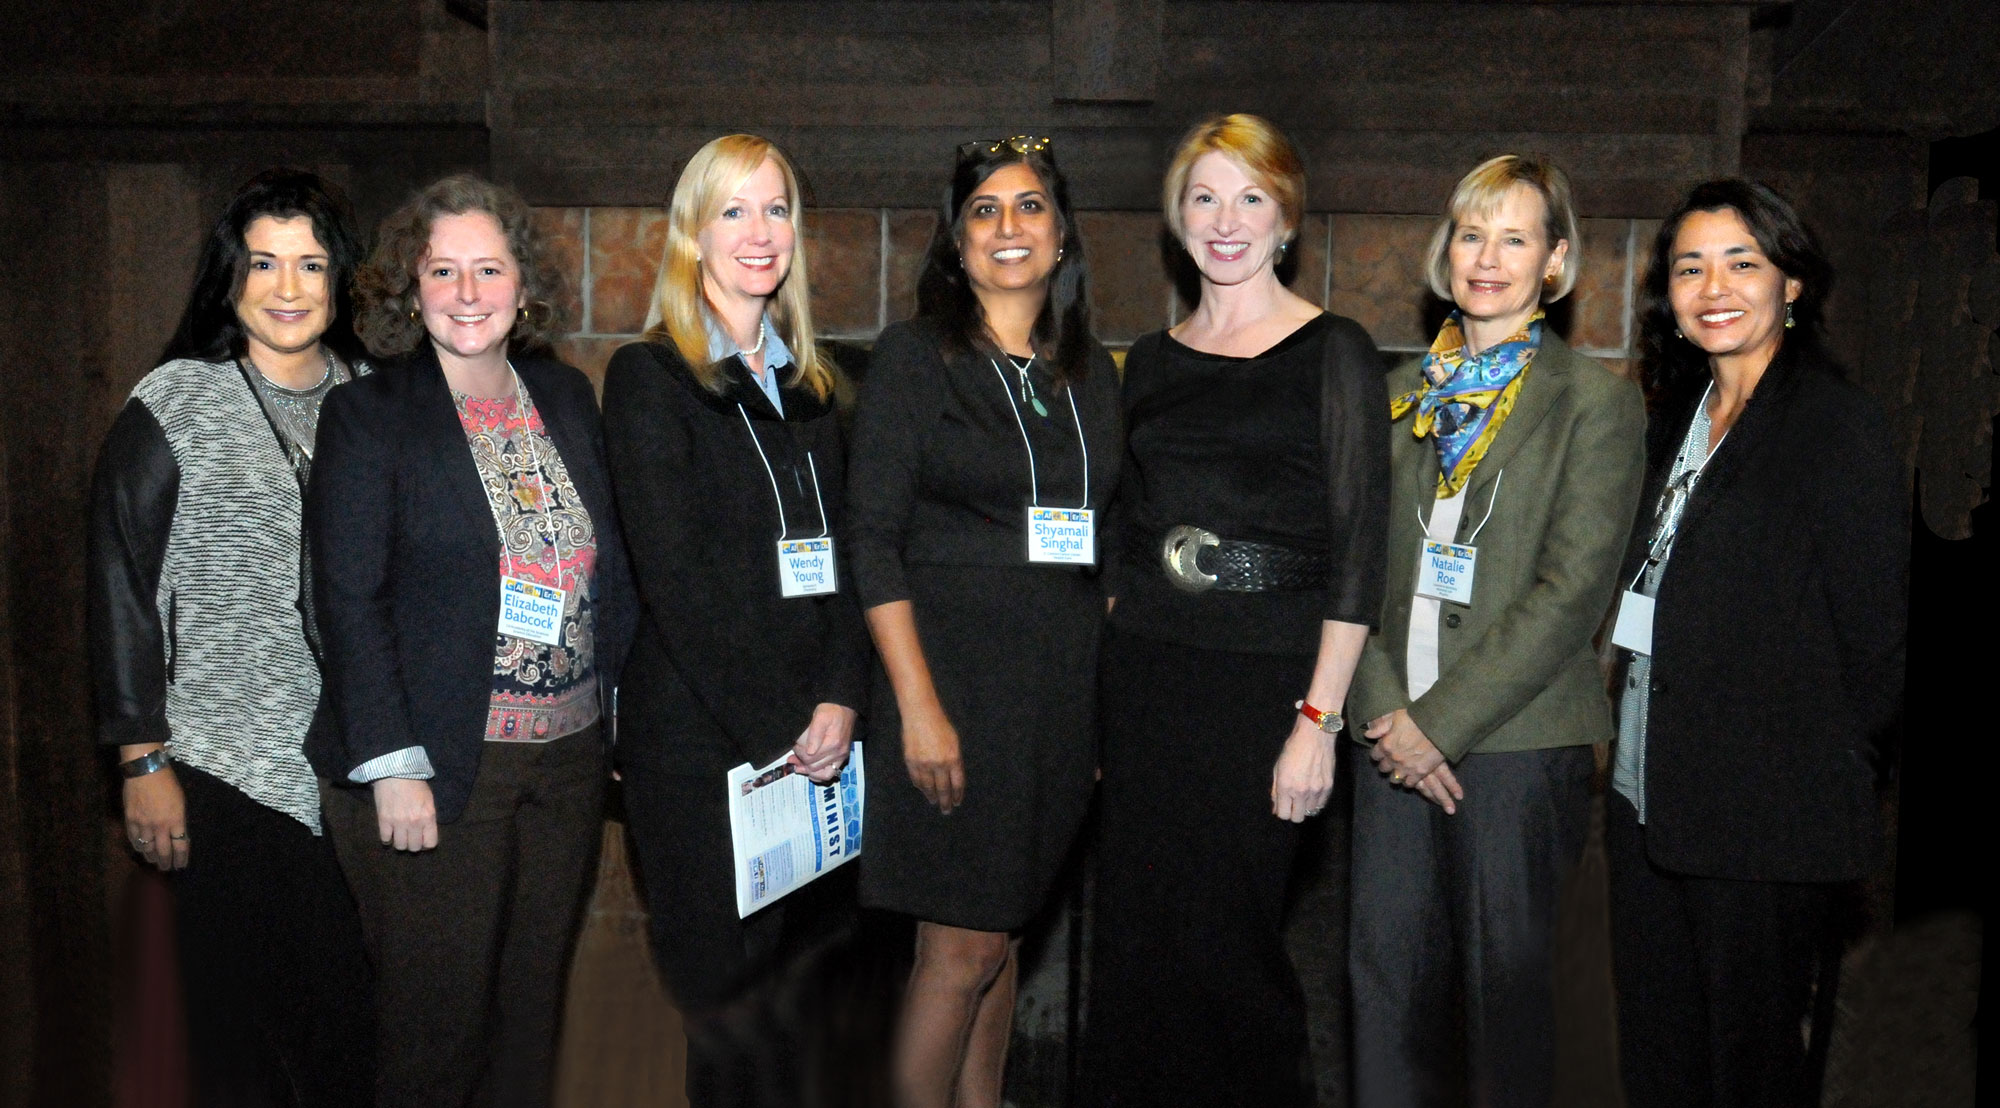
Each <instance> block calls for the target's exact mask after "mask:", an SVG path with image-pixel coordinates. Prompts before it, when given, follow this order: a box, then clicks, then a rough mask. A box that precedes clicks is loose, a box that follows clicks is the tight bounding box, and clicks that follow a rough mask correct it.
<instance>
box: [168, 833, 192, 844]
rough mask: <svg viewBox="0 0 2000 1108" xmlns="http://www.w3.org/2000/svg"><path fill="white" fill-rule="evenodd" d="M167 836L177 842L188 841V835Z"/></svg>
mask: <svg viewBox="0 0 2000 1108" xmlns="http://www.w3.org/2000/svg"><path fill="white" fill-rule="evenodd" d="M167 838H170V839H172V840H174V841H175V842H177V843H184V842H186V841H188V837H187V836H186V835H168V836H167Z"/></svg>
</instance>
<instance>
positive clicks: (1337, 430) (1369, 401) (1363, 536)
mask: <svg viewBox="0 0 2000 1108" xmlns="http://www.w3.org/2000/svg"><path fill="white" fill-rule="evenodd" d="M1333 324H1334V325H1333V326H1332V327H1331V328H1330V329H1329V330H1328V332H1327V337H1326V361H1325V370H1324V373H1323V376H1322V381H1321V386H1320V449H1321V451H1322V452H1323V454H1324V456H1325V459H1326V506H1327V513H1328V523H1329V528H1328V531H1329V536H1330V537H1329V539H1328V543H1327V555H1328V560H1329V563H1330V564H1331V566H1332V572H1331V574H1330V575H1329V576H1328V580H1327V595H1326V608H1325V610H1324V612H1323V618H1325V619H1330V620H1338V621H1340V622H1342V623H1359V624H1363V625H1366V626H1367V627H1369V628H1371V629H1372V628H1374V627H1375V626H1376V625H1377V624H1379V623H1380V622H1381V620H1382V598H1383V592H1384V589H1385V587H1386V586H1385V581H1386V577H1387V571H1388V567H1387V565H1386V564H1385V563H1386V561H1387V558H1388V542H1389V410H1388V407H1387V405H1385V404H1384V403H1383V400H1382V375H1383V369H1382V356H1381V354H1380V353H1378V352H1377V351H1376V349H1375V342H1374V340H1373V339H1371V338H1369V336H1368V332H1367V331H1364V330H1362V328H1361V325H1360V324H1358V323H1355V322H1354V321H1352V320H1349V319H1335V320H1334V321H1333Z"/></svg>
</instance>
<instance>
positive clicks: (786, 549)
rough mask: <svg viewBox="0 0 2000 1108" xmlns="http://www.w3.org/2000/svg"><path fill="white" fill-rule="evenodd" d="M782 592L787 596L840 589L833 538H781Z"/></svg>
mask: <svg viewBox="0 0 2000 1108" xmlns="http://www.w3.org/2000/svg"><path fill="white" fill-rule="evenodd" d="M778 591H779V592H782V593H784V594H785V595H786V596H787V597H792V596H825V595H826V594H828V593H832V592H838V591H840V580H839V578H838V577H837V576H836V575H835V573H834V569H833V539H832V538H830V537H829V538H819V539H780V540H779V541H778Z"/></svg>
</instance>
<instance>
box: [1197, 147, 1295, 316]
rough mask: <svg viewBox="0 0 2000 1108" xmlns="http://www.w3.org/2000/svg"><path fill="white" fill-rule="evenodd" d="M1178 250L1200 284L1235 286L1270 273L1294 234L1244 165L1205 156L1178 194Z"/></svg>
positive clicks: (1224, 157)
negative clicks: (1197, 273)
mask: <svg viewBox="0 0 2000 1108" xmlns="http://www.w3.org/2000/svg"><path fill="white" fill-rule="evenodd" d="M1181 226H1182V227H1183V228H1184V229H1185V234H1184V235H1183V237H1182V239H1181V245H1182V246H1184V247H1186V248H1187V252H1188V255H1189V256H1190V257H1192V258H1193V259H1194V264H1195V267H1196V268H1198V269H1200V270H1201V276H1202V279H1203V280H1206V281H1209V282H1212V283H1214V284H1218V285H1234V284H1238V283H1240V282H1242V281H1245V280H1248V279H1249V278H1251V277H1253V276H1255V275H1257V274H1259V273H1263V272H1265V271H1267V270H1270V269H1273V268H1274V267H1275V266H1276V265H1277V264H1278V254H1279V250H1280V248H1281V247H1282V246H1283V245H1284V244H1285V242H1286V240H1288V239H1290V238H1291V234H1292V228H1291V227H1290V226H1289V225H1287V224H1286V222H1285V214H1284V212H1283V211H1282V210H1281V209H1280V208H1279V206H1278V202H1277V200H1275V199H1273V198H1272V196H1271V192H1270V190H1269V189H1267V188H1265V187H1264V186H1263V185H1262V184H1260V183H1258V181H1257V180H1256V178H1254V177H1252V176H1251V175H1250V172H1249V170H1247V169H1245V168H1244V167H1243V163H1241V162H1239V161H1237V160H1236V159H1235V158H1232V157H1230V156H1229V155H1227V154H1224V153H1221V152H1220V151H1212V152H1210V153H1207V154H1203V155H1202V156H1201V157H1200V158H1199V159H1197V160H1196V161H1195V163H1194V166H1193V167H1192V168H1191V169H1189V170H1188V183H1187V188H1186V189H1184V190H1182V192H1181Z"/></svg>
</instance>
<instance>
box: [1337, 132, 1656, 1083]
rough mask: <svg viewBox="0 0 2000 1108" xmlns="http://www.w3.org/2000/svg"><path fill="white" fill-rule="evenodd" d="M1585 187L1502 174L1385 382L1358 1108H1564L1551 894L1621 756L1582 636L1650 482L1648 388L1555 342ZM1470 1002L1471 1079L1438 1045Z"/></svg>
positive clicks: (1454, 240)
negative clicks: (1419, 336)
mask: <svg viewBox="0 0 2000 1108" xmlns="http://www.w3.org/2000/svg"><path fill="white" fill-rule="evenodd" d="M1577 237H1578V236H1577V222H1576V215H1575V212H1574V210H1573V209H1572V208H1571V204H1570V189H1569V182H1568V180H1567V179H1566V178H1565V176H1564V175H1563V173H1562V171H1561V170H1560V169H1558V168H1557V167H1556V166H1554V165H1553V164H1551V163H1549V162H1547V161H1544V160H1542V159H1539V158H1533V157H1521V156H1517V155H1503V156H1501V157H1497V158H1494V159H1491V160H1489V161H1487V162H1485V163H1483V164H1481V165H1480V166H1479V167H1478V168H1476V169H1474V170H1473V171H1472V172H1471V173H1469V174H1467V175H1466V176H1465V178H1464V179H1463V180H1462V181H1460V182H1459V184H1458V187H1457V189H1456V190H1455V191H1454V192H1453V194H1452V198H1451V205H1450V208H1449V212H1448V214H1447V215H1446V216H1445V218H1444V219H1443V220H1442V221H1441V223H1440V224H1439V227H1438V230H1437V233H1436V234H1435V235H1434V236H1433V237H1432V240H1431V248H1430V252H1429V263H1430V264H1429V266H1428V273H1429V276H1430V283H1431V288H1432V289H1433V290H1434V291H1435V292H1436V293H1437V294H1438V295H1439V296H1441V297H1445V298H1447V299H1449V300H1450V301H1451V302H1452V303H1453V304H1454V305H1455V307H1454V310H1453V311H1452V313H1451V315H1450V316H1449V317H1448V318H1447V319H1446V321H1445V323H1444V326H1443V327H1442V329H1440V331H1439V332H1438V336H1437V339H1436V341H1435V342H1433V343H1432V344H1431V349H1430V351H1429V353H1427V354H1425V355H1424V356H1423V357H1422V358H1420V359H1412V360H1411V361H1409V362H1407V363H1405V364H1404V365H1402V366H1400V367H1398V368H1397V369H1396V370H1395V371H1394V372H1393V373H1391V374H1390V377H1389V396H1390V413H1391V416H1392V418H1393V420H1394V426H1395V430H1394V431H1393V432H1392V433H1391V439H1390V441H1391V446H1390V450H1391V457H1390V470H1391V474H1392V478H1391V480H1392V487H1391V492H1390V513H1391V515H1390V528H1389V582H1390V585H1389V594H1388V599H1387V602H1386V604H1385V606H1384V611H1383V615H1382V622H1381V630H1379V631H1378V632H1376V633H1375V634H1373V635H1372V636H1370V638H1369V641H1368V645H1367V647H1366V649H1365V650H1364V651H1363V653H1362V658H1361V663H1360V667H1359V669H1358V670H1357V672H1356V673H1355V677H1354V687H1353V689H1352V691H1351V693H1350V700H1349V710H1350V715H1351V716H1352V717H1353V718H1355V719H1357V720H1366V721H1368V722H1367V725H1366V729H1365V732H1364V734H1363V735H1361V736H1357V738H1360V739H1362V740H1363V741H1369V742H1372V743H1373V748H1372V749H1371V751H1370V757H1371V758H1372V759H1373V761H1374V763H1375V769H1377V770H1378V771H1379V773H1363V774H1361V775H1360V777H1359V778H1358V779H1357V780H1356V782H1355V792H1354V834H1353V890H1352V897H1351V899H1350V911H1351V929H1350V932H1349V944H1350V945H1349V956H1348V957H1349V969H1350V976H1351V979H1352V983H1353V989H1354V1008H1353V1028H1354V1066H1355V1091H1356V1100H1357V1103H1359V1104H1361V1105H1365V1106H1366V1108H1381V1106H1384V1105H1426V1104H1433V1103H1438V1102H1441V1101H1447V1100H1455V1099H1456V1098H1457V1097H1458V1096H1459V1095H1460V1094H1459V1092H1458V1090H1457V1089H1456V1088H1455V1087H1456V1086H1462V1085H1463V1084H1464V1083H1465V1082H1466V1081H1467V1080H1468V1079H1469V1080H1470V1082H1471V1084H1472V1086H1473V1088H1472V1093H1473V1101H1474V1102H1475V1103H1478V1104H1482V1105H1534V1106H1537V1108H1545V1106H1546V1105H1547V1104H1548V1103H1549V1099H1550V1092H1551V1079H1552V1075H1553V1072H1554V1068H1555V1065H1554V1063H1555V1045H1554V1033H1553V1015H1552V1007H1553V998H1554V987H1553V983H1552V979H1551V972H1550V966H1551V958H1550V946H1551V939H1552V938H1553V935H1554V931H1555V913H1556V897H1557V891H1558V890H1559V889H1560V888H1561V885H1562V881H1563V878H1564V876H1565V875H1566V874H1567V873H1568V872H1569V870H1570V869H1571V868H1572V867H1573V866H1574V865H1575V864H1576V861H1577V859H1578V857H1579V856H1580V855H1581V854H1582V851H1583V841H1584V834H1585V831H1586V829H1587V826H1588V818H1589V815H1588V814H1589V801H1590V793H1589V785H1590V777H1591V773H1592V770H1593V760H1592V755H1591V750H1590V746H1591V744H1593V743H1599V742H1605V741H1608V740H1609V739H1610V738H1611V736H1612V722H1611V704H1610V701H1609V699H1608V698H1607V697H1606V695H1605V691H1604V682H1603V679H1602V677H1601V676H1600V674H1599V670H1598V666H1597V661H1596V656H1595V654H1594V652H1593V650H1592V648H1591V636H1592V633H1593V632H1594V631H1595V630H1596V629H1597V627H1598V624H1599V622H1600V621H1601V619H1602V618H1603V616H1604V613H1605V611H1606V609H1607V608H1608V606H1609V604H1610V602H1611V597H1612V594H1613V592H1614V591H1615V588H1616V580H1615V578H1616V574H1617V571H1618V563H1619V557H1620V555H1621V554H1622V553H1623V551H1624V548H1625V538H1626V534H1627V532H1628V531H1629V530H1630V527H1631V520H1632V514H1633V511H1634V508H1635V506H1636V504H1637V502H1638V497H1639V486H1640V482H1641V478H1642V474H1643V471H1644V465H1645V459H1644V443H1643V439H1644V435H1645V423H1646V416H1645V407H1644V403H1643V401H1642V399H1641V396H1640V393H1639V389H1638V388H1637V387H1636V386H1635V385H1633V384H1632V383H1630V382H1628V381H1623V380H1620V379H1619V378H1618V377H1616V376H1614V375H1613V374H1612V373H1611V372H1610V371H1608V370H1606V369H1605V368H1604V367H1603V366H1601V365H1599V364H1597V363H1596V362H1594V361H1592V360H1590V359H1589V358H1587V357H1584V356H1583V355H1581V354H1578V353H1577V352H1576V351H1574V350H1572V349H1571V348H1570V347H1569V345H1568V344H1566V343H1564V342H1563V341H1562V339H1560V338H1558V337H1557V336H1556V335H1555V333H1554V332H1553V331H1552V330H1549V329H1546V328H1545V326H1544V321H1543V318H1542V305H1543V303H1545V302H1547V301H1553V300H1556V299H1559V298H1560V297H1562V296H1563V295H1565V294H1566V293H1568V292H1569V290H1570V289H1571V288H1572V287H1574V285H1575V283H1576V272H1577V255H1578V253H1579V251H1578V242H1577ZM1454 993H1457V994H1458V995H1461V996H1462V997H1463V998H1464V1004H1465V1009H1466V1010H1465V1014H1464V1019H1463V1026H1464V1028H1465V1033H1466V1034H1465V1039H1466V1051H1465V1057H1466V1063H1467V1064H1466V1065H1465V1066H1464V1067H1463V1068H1460V1067H1458V1066H1456V1065H1453V1064H1451V1063H1448V1062H1446V1061H1445V1060H1446V1059H1451V1058H1454V1057H1456V1056H1457V1054H1458V1052H1457V1051H1456V1050H1453V1049H1451V1043H1450V1040H1449V1038H1448V1036H1450V1035H1452V1034H1453V1028H1454V1026H1456V1025H1458V1024H1459V1022H1460V1021H1459V1020H1457V1019H1454V1018H1452V1014H1451V1013H1450V1011H1449V1006H1450V1005H1451V1004H1452V1003H1453V996H1454Z"/></svg>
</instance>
